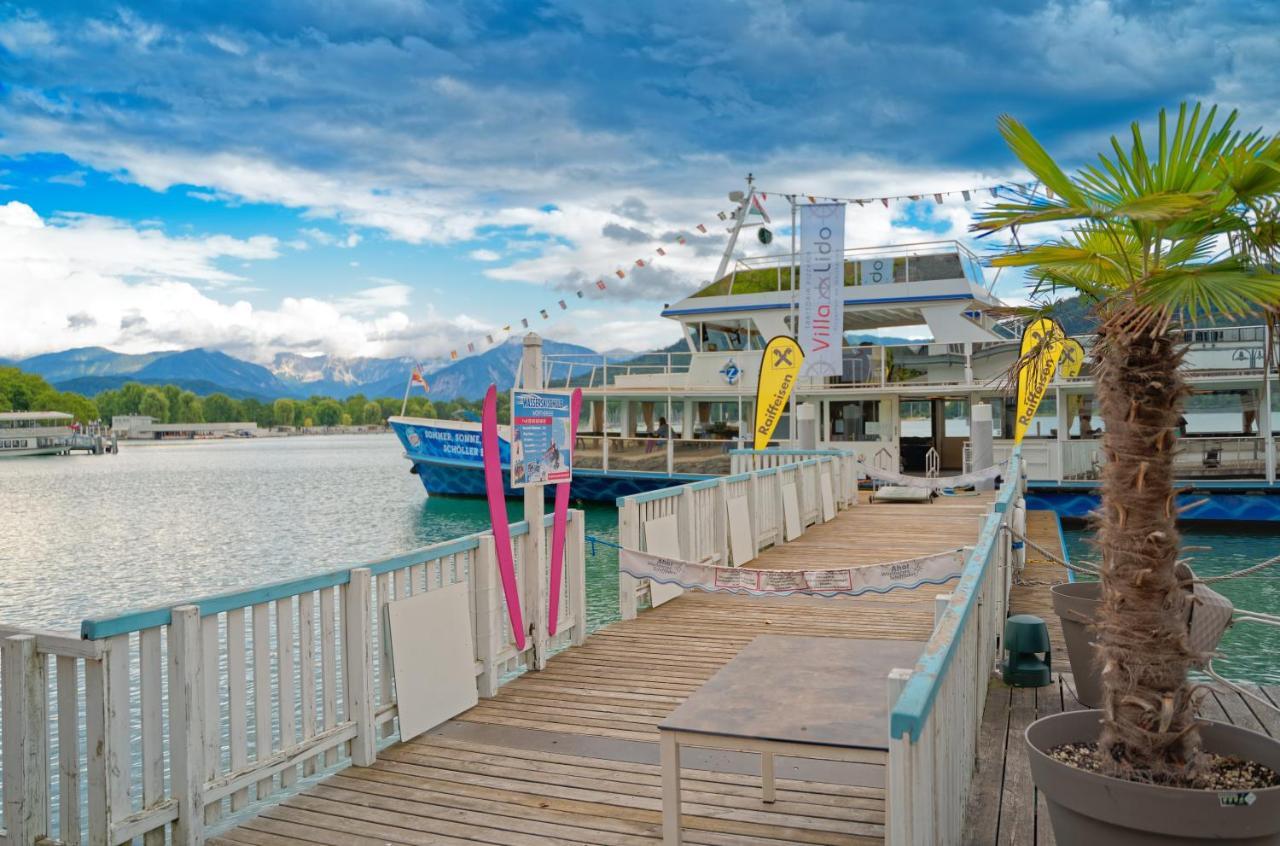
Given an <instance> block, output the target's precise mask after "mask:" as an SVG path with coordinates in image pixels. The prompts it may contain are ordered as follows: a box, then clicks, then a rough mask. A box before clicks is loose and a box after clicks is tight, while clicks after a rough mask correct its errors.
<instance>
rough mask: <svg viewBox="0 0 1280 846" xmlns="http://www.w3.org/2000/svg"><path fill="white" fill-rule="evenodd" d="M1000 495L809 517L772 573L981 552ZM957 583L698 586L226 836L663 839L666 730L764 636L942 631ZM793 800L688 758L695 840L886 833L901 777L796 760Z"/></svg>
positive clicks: (705, 759) (768, 558)
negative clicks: (979, 541)
mask: <svg viewBox="0 0 1280 846" xmlns="http://www.w3.org/2000/svg"><path fill="white" fill-rule="evenodd" d="M990 500H991V495H990V494H986V495H982V496H980V497H944V498H941V499H939V500H937V501H935V502H934V503H933V504H931V505H903V504H879V505H865V504H860V505H859V506H857V507H855V508H853V509H850V510H847V511H844V512H842V513H841V514H840V515H839V517H838V518H837V519H836V520H835V521H833V522H831V523H828V524H823V525H819V526H813V527H810V528H809V529H808V530H807V531H806V533H805V535H804V536H803V537H802V538H801V539H800V540H799V541H798V542H796V543H793V544H790V545H788V546H787V547H786V548H784V549H779V550H770V551H766V552H765V553H763V554H762V555H761V556H760V558H759V559H758V560H757V562H756V566H760V567H779V568H781V567H799V566H804V567H836V566H843V565H848V564H857V563H871V562H878V561H892V560H897V559H901V558H909V557H915V556H920V555H926V554H930V553H934V552H939V551H943V550H946V549H951V548H955V547H959V546H963V545H965V544H972V543H973V542H974V541H975V540H976V538H977V535H978V529H979V524H980V523H979V521H980V515H981V514H982V513H984V512H985V511H986V509H987V507H988V504H989V502H990ZM941 590H943V589H940V588H937V587H929V588H926V589H922V590H919V591H911V592H896V593H894V594H889V595H886V596H869V597H858V598H837V599H819V598H813V597H775V598H750V597H740V596H729V595H723V594H704V593H686V594H685V595H684V596H681V597H679V598H677V599H675V600H672V601H671V602H668V603H667V604H665V605H663V606H661V607H660V608H656V609H653V610H649V611H643V612H641V613H640V615H639V616H638V617H637V618H636V619H634V620H627V621H623V622H617V623H613V624H612V625H609V626H607V627H605V628H603V629H601V630H600V631H597V632H595V633H594V634H592V635H591V637H590V638H589V639H588V641H587V642H586V643H585V644H583V645H582V646H579V647H574V648H572V649H568V650H565V651H564V652H561V653H560V654H559V655H556V656H555V657H553V658H552V659H551V660H550V661H549V662H548V666H547V668H546V669H545V670H543V671H541V672H530V673H525V674H524V675H522V676H521V677H520V678H518V679H515V680H514V681H512V682H510V683H508V684H507V685H505V686H503V687H502V688H501V689H500V690H499V691H498V694H497V695H496V696H494V697H493V698H492V699H487V700H482V701H481V702H480V704H479V705H477V706H476V707H475V708H472V709H471V710H469V711H467V712H466V713H464V714H462V715H461V716H459V717H458V718H457V719H454V720H451V721H449V722H448V723H446V724H445V725H443V726H441V727H439V728H437V729H436V730H434V731H433V732H431V733H429V734H428V735H425V736H422V737H419V738H417V739H414V740H412V741H409V742H407V743H399V744H395V745H393V746H390V747H388V748H386V749H384V750H382V752H381V753H380V754H379V757H378V760H377V762H376V763H375V764H374V765H373V766H372V767H368V768H357V767H351V768H348V769H345V770H343V771H341V772H339V773H338V774H336V775H332V776H329V777H327V778H326V779H324V780H323V781H322V782H320V783H319V784H316V785H313V786H311V787H309V788H307V789H306V790H305V791H303V792H302V793H300V794H298V795H296V796H294V797H292V798H289V799H286V800H284V801H283V802H281V803H280V804H279V805H276V806H274V807H270V808H267V809H266V810H264V811H262V812H261V813H259V814H258V816H256V817H254V818H252V819H250V820H248V821H246V822H243V823H242V824H241V825H240V826H239V827H237V828H235V829H233V830H230V831H227V832H224V833H223V834H221V835H220V836H219V837H217V838H216V839H215V840H213V841H212V842H214V843H217V844H221V846H231V844H236V845H237V846H248V845H249V844H253V845H254V846H297V844H325V846H337V845H338V844H354V846H380V844H388V843H395V844H424V843H432V844H469V846H475V844H477V843H490V844H515V845H516V846H544V845H545V846H549V844H564V843H574V844H587V846H603V844H644V843H648V844H653V843H656V842H659V841H660V840H661V807H660V806H661V788H660V782H659V773H658V766H657V764H658V750H657V746H658V744H657V740H658V733H657V729H656V726H657V724H658V722H660V721H661V720H662V718H663V717H665V716H666V715H667V714H668V713H670V712H671V711H672V710H674V709H675V707H676V706H677V705H679V704H680V703H681V702H683V701H684V699H685V698H686V697H687V696H688V695H689V694H690V693H692V692H693V691H694V690H696V689H697V688H698V687H699V686H700V685H701V684H702V683H703V682H704V681H706V680H707V679H708V678H710V677H711V675H712V674H714V673H715V671H716V670H718V669H719V668H720V667H721V666H723V665H724V664H725V663H726V662H727V661H729V659H731V658H732V657H733V656H734V655H735V654H737V652H738V650H740V649H741V648H742V647H744V646H745V645H746V644H748V643H749V642H751V640H752V639H753V638H755V637H756V636H757V635H759V634H763V633H766V632H768V633H771V634H805V635H816V636H828V637H859V638H901V639H914V640H925V639H927V638H928V636H929V633H930V631H931V630H932V627H933V606H934V596H935V595H936V594H937V593H939V592H940V591H941ZM777 763H778V770H777V774H778V783H777V785H778V801H777V802H776V803H774V804H772V805H766V804H764V803H763V802H762V801H761V797H760V776H759V769H758V768H759V763H758V758H757V757H756V756H754V755H746V754H740V753H728V752H713V751H710V750H687V751H686V754H685V779H686V782H685V784H686V794H685V796H686V798H685V805H684V826H685V831H686V840H687V841H688V842H689V843H696V844H709V846H781V844H785V843H802V844H823V846H826V845H827V844H830V846H840V844H864V843H876V844H878V843H881V842H883V838H884V772H883V768H882V767H878V766H871V765H865V764H858V765H853V764H837V763H832V762H820V761H808V760H804V761H802V760H796V759H788V758H781V757H780V758H779V759H778V761H777Z"/></svg>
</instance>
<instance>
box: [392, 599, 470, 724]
mask: <svg viewBox="0 0 1280 846" xmlns="http://www.w3.org/2000/svg"><path fill="white" fill-rule="evenodd" d="M387 627H388V629H389V630H390V633H391V666H392V668H393V670H394V672H395V682H396V703H397V708H398V710H399V715H400V739H401V740H409V739H411V738H414V737H417V736H418V735H420V734H422V733H423V732H424V731H427V730H428V729H433V728H435V727H436V726H438V725H440V724H441V723H443V722H445V721H446V720H448V719H451V718H452V717H456V716H457V715H458V714H461V713H462V712H463V711H465V710H467V709H468V708H471V707H473V706H474V705H475V704H476V702H477V701H478V696H477V692H476V650H475V645H474V644H473V643H472V640H471V600H470V595H469V593H468V591H467V583H466V582H459V583H458V584H453V585H446V586H445V587H442V588H439V589H437V590H432V591H427V592H426V593H419V594H417V595H416V596H411V597H409V598H408V599H397V600H395V601H393V602H390V603H388V604H387Z"/></svg>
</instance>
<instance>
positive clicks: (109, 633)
mask: <svg viewBox="0 0 1280 846" xmlns="http://www.w3.org/2000/svg"><path fill="white" fill-rule="evenodd" d="M553 521H554V515H553V514H546V515H544V516H543V518H542V524H543V527H544V528H546V527H550V526H551V525H552V523H553ZM568 522H570V523H572V522H573V512H572V511H570V512H569V514H568ZM528 533H529V523H528V521H525V520H521V521H520V522H519V523H512V524H511V536H512V537H520V536H521V535H527V534H528ZM484 534H487V533H486V532H481V533H478V534H474V535H466V536H464V537H460V538H455V539H454V540H450V541H444V542H443V543H437V544H432V545H431V546H424V547H422V548H421V549H415V550H413V551H411V552H406V553H404V554H402V555H395V556H392V557H390V558H380V559H378V560H376V561H370V562H368V563H365V564H356V565H354V566H352V567H347V568H345V569H341V570H331V571H329V572H327V573H317V574H315V575H313V576H301V577H299V578H295V579H286V580H284V581H281V582H273V583H271V584H266V585H259V586H258V587H254V588H250V589H249V590H241V591H230V592H228V593H217V594H212V595H210V596H203V597H198V598H196V599H184V600H179V601H177V602H172V603H170V604H168V605H164V606H155V607H151V608H143V609H140V610H138V611H128V612H125V613H123V614H115V615H112V616H104V617H91V618H89V619H86V620H82V621H81V622H80V637H81V639H82V640H102V639H103V638H108V637H114V636H116V635H122V634H128V633H130V632H137V631H142V630H143V629H151V628H155V627H156V626H167V625H169V623H170V622H172V620H173V615H172V610H173V609H174V608H176V607H178V606H180V605H195V606H196V607H198V608H199V609H200V616H201V617H208V616H210V615H211V614H220V613H222V612H224V611H234V610H236V609H237V608H248V607H249V606H251V605H258V604H261V603H263V602H270V601H272V600H275V599H285V598H287V597H290V596H297V595H298V594H302V593H310V592H312V591H316V590H321V589H323V588H330V587H337V586H338V585H345V584H347V583H348V582H350V581H351V571H352V570H355V569H359V568H367V569H368V570H369V571H370V573H371V575H374V576H380V575H382V574H383V573H392V572H395V571H396V570H402V569H404V568H405V567H414V566H417V565H418V564H423V563H425V562H427V561H434V560H436V559H437V558H444V557H445V556H448V555H456V554H458V553H460V552H469V551H471V550H473V549H478V548H479V547H480V538H481V537H482V536H483V535H484Z"/></svg>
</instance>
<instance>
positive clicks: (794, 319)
mask: <svg viewBox="0 0 1280 846" xmlns="http://www.w3.org/2000/svg"><path fill="white" fill-rule="evenodd" d="M789 199H790V200H791V305H790V307H789V308H788V313H789V314H790V316H791V337H793V338H795V339H796V341H797V342H799V340H800V327H799V326H798V325H797V324H798V323H799V319H798V316H797V314H796V198H795V195H794V194H792V195H791V196H790V197H789ZM801 349H803V347H802V348H801ZM798 381H799V380H797V382H798ZM796 387H799V385H798V384H797V386H796ZM787 435H788V437H790V439H791V444H792V446H795V443H796V391H792V392H791V425H790V426H788V427H787Z"/></svg>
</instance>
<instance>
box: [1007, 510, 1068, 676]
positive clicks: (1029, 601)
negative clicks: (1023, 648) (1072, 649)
mask: <svg viewBox="0 0 1280 846" xmlns="http://www.w3.org/2000/svg"><path fill="white" fill-rule="evenodd" d="M1027 537H1028V538H1030V539H1031V540H1032V541H1034V542H1035V544H1036V546H1039V547H1042V548H1044V549H1047V550H1049V551H1050V552H1052V553H1053V554H1054V555H1056V556H1057V557H1059V558H1063V559H1064V560H1065V555H1066V550H1064V549H1063V548H1062V537H1061V535H1059V534H1058V520H1057V517H1056V515H1055V514H1054V513H1053V512H1052V511H1028V512H1027ZM1026 549H1027V566H1026V568H1025V569H1024V570H1023V571H1022V575H1021V576H1020V577H1017V578H1015V580H1014V585H1013V589H1012V590H1011V591H1010V595H1009V612H1010V613H1011V614H1034V615H1035V616H1037V617H1039V618H1040V619H1042V620H1044V621H1045V624H1046V625H1047V626H1048V627H1049V642H1050V643H1051V644H1052V645H1053V655H1054V658H1055V660H1057V661H1060V662H1064V663H1063V665H1062V666H1063V667H1064V668H1065V666H1066V664H1065V662H1066V660H1067V644H1066V641H1065V640H1064V639H1063V636H1062V624H1061V623H1060V622H1059V620H1058V615H1057V614H1055V613H1053V599H1052V597H1051V596H1050V595H1049V588H1050V587H1051V586H1053V585H1056V584H1061V583H1063V582H1065V581H1067V568H1066V567H1063V566H1062V565H1061V564H1059V563H1057V562H1056V561H1054V560H1053V559H1051V558H1049V557H1047V556H1045V555H1044V554H1042V553H1040V552H1037V551H1036V550H1035V549H1033V548H1032V547H1031V546H1030V545H1028V546H1027V548H1026Z"/></svg>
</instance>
